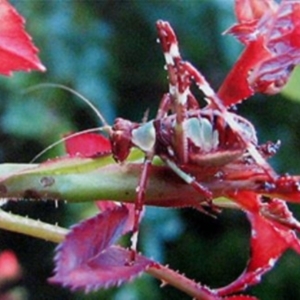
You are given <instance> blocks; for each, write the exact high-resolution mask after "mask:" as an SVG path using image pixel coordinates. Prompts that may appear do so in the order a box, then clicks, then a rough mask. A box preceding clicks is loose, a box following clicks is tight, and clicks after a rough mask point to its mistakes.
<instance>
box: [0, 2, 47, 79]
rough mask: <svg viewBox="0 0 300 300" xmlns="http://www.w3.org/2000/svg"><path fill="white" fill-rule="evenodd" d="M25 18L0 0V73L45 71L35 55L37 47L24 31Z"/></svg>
mask: <svg viewBox="0 0 300 300" xmlns="http://www.w3.org/2000/svg"><path fill="white" fill-rule="evenodd" d="M24 23H25V20H24V19H23V17H22V16H20V15H19V14H18V12H17V11H16V10H15V9H14V8H13V7H12V6H11V5H10V4H9V3H8V2H7V0H0V73H1V74H3V75H11V74H12V72H13V71H26V72H28V71H31V70H39V71H45V70H46V69H45V67H44V66H43V65H42V64H41V62H40V60H39V59H38V57H37V53H38V49H37V48H36V47H35V46H34V45H33V43H32V41H31V37H30V36H29V35H28V34H27V33H26V32H25V31H24Z"/></svg>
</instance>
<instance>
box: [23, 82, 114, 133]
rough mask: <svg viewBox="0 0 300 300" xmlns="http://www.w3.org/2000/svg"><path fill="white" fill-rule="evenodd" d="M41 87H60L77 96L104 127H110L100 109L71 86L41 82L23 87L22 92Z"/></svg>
mask: <svg viewBox="0 0 300 300" xmlns="http://www.w3.org/2000/svg"><path fill="white" fill-rule="evenodd" d="M43 88H60V89H62V90H65V91H68V92H70V93H71V94H73V95H75V96H77V97H78V98H80V99H81V100H82V101H83V102H85V103H86V104H87V105H88V106H89V107H90V108H91V109H92V110H93V111H94V113H95V114H96V115H97V116H98V118H99V120H100V121H101V123H102V124H103V125H104V127H106V126H107V127H110V126H109V125H108V123H107V122H106V120H105V118H104V117H103V116H102V114H101V113H100V111H99V110H98V109H97V108H96V106H95V105H94V104H93V103H92V102H91V101H90V100H88V99H87V98H86V97H84V96H83V95H81V94H80V93H78V92H76V91H75V90H73V89H72V88H69V87H67V86H65V85H62V84H58V83H41V84H37V85H34V86H32V87H30V88H28V89H25V90H24V91H23V94H26V93H30V92H33V91H36V90H39V89H43Z"/></svg>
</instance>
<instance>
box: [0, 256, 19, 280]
mask: <svg viewBox="0 0 300 300" xmlns="http://www.w3.org/2000/svg"><path fill="white" fill-rule="evenodd" d="M20 272H21V269H20V266H19V264H18V261H17V258H16V256H15V254H14V253H13V252H11V251H8V250H6V251H3V252H2V253H0V282H1V281H4V280H12V279H15V278H18V277H19V275H20Z"/></svg>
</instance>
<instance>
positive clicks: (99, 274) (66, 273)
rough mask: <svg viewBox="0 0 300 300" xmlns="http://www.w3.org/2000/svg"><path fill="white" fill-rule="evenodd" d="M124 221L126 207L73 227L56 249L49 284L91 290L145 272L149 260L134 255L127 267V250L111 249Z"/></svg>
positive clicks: (121, 231) (128, 255)
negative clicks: (53, 272)
mask: <svg viewBox="0 0 300 300" xmlns="http://www.w3.org/2000/svg"><path fill="white" fill-rule="evenodd" d="M127 218H128V210H127V208H126V207H124V206H120V207H117V208H115V209H113V210H106V211H105V212H104V213H102V214H100V215H97V216H96V217H93V218H90V219H88V220H85V221H84V222H82V223H80V224H78V225H76V226H74V227H73V229H72V231H71V232H70V233H69V234H68V235H67V237H66V239H65V241H64V242H62V243H61V244H60V245H59V247H58V249H57V255H56V270H55V271H56V274H55V276H54V277H52V278H50V281H51V282H52V283H60V284H62V285H64V286H70V287H71V288H72V289H84V290H85V291H91V290H95V289H98V288H101V287H105V288H107V287H109V286H113V285H119V284H121V283H123V282H124V281H129V280H131V279H132V278H134V277H136V276H138V275H139V274H140V273H141V272H143V271H144V270H145V269H147V267H149V266H150V265H151V264H152V263H153V262H152V261H151V260H149V259H147V258H145V257H143V256H141V255H136V260H135V262H134V264H128V261H129V258H130V251H129V250H126V249H123V248H121V247H118V246H112V244H113V243H114V242H115V241H116V240H117V239H118V238H119V237H120V236H121V235H122V234H123V232H124V226H125V224H126V220H127Z"/></svg>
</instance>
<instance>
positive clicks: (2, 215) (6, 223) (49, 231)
mask: <svg viewBox="0 0 300 300" xmlns="http://www.w3.org/2000/svg"><path fill="white" fill-rule="evenodd" d="M0 228H2V229H5V230H9V231H13V232H17V233H23V234H26V235H29V236H32V237H36V238H40V239H44V240H47V241H50V242H54V243H59V242H61V241H62V240H63V237H64V236H65V235H66V234H67V233H68V230H67V229H65V228H62V227H59V226H56V225H51V224H48V223H44V222H42V221H39V220H33V219H30V218H27V217H22V216H18V215H14V214H12V213H8V212H5V211H4V210H2V209H0Z"/></svg>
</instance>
